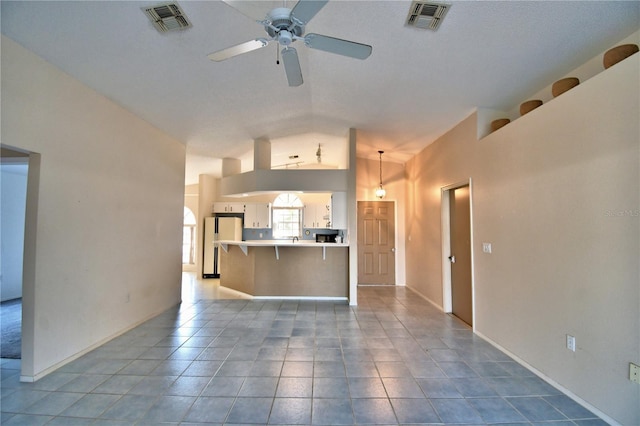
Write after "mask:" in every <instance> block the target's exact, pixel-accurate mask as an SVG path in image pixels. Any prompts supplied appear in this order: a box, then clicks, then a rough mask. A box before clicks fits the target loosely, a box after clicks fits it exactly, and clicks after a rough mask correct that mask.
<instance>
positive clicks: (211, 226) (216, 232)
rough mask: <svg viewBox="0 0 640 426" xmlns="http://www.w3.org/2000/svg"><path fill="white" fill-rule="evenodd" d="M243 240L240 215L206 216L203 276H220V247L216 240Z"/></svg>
mask: <svg viewBox="0 0 640 426" xmlns="http://www.w3.org/2000/svg"><path fill="white" fill-rule="evenodd" d="M220 240H229V241H242V219H240V218H238V217H206V218H205V219H204V263H203V265H202V277H203V278H220V257H221V256H220V249H219V248H218V247H217V245H216V241H220Z"/></svg>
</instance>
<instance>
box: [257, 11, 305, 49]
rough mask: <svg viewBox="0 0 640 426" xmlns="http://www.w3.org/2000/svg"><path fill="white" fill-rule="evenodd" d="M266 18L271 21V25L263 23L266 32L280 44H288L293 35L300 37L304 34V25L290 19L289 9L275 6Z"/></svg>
mask: <svg viewBox="0 0 640 426" xmlns="http://www.w3.org/2000/svg"><path fill="white" fill-rule="evenodd" d="M267 18H268V21H270V22H271V25H265V29H266V30H267V33H268V34H269V35H270V36H271V37H272V38H274V39H276V40H278V43H280V45H282V46H288V45H290V44H291V43H292V42H293V41H294V40H295V37H302V35H303V34H304V25H300V23H298V22H294V21H293V20H292V19H291V9H288V8H286V7H277V8H275V9H273V10H272V11H271V12H269V15H268V16H267Z"/></svg>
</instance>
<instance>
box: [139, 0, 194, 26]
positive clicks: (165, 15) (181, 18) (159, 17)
mask: <svg viewBox="0 0 640 426" xmlns="http://www.w3.org/2000/svg"><path fill="white" fill-rule="evenodd" d="M142 10H144V12H145V13H146V14H147V16H148V17H149V19H151V22H153V26H154V27H156V29H157V30H158V31H160V32H161V33H166V32H167V31H173V30H181V29H184V28H188V27H190V26H191V22H189V20H188V19H187V17H186V15H185V14H184V12H183V11H182V9H181V8H180V6H178V4H177V3H175V2H173V3H166V4H160V5H157V6H153V7H143V8H142Z"/></svg>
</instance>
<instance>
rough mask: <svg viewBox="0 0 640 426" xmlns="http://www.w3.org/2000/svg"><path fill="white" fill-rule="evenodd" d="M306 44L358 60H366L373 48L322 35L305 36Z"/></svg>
mask: <svg viewBox="0 0 640 426" xmlns="http://www.w3.org/2000/svg"><path fill="white" fill-rule="evenodd" d="M304 44H306V45H307V46H309V47H310V48H312V49H318V50H324V51H325V52H330V53H336V54H338V55H343V56H348V57H350V58H356V59H366V58H368V57H369V55H371V51H372V48H371V46H369V45H367V44H362V43H356V42H354V41H348V40H342V39H339V38H334V37H329V36H325V35H320V34H313V33H312V34H307V35H306V36H304Z"/></svg>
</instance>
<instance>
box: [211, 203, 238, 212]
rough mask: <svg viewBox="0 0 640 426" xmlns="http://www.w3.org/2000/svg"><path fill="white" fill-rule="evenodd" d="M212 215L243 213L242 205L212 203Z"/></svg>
mask: <svg viewBox="0 0 640 426" xmlns="http://www.w3.org/2000/svg"><path fill="white" fill-rule="evenodd" d="M213 213H244V203H225V202H221V203H213Z"/></svg>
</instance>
